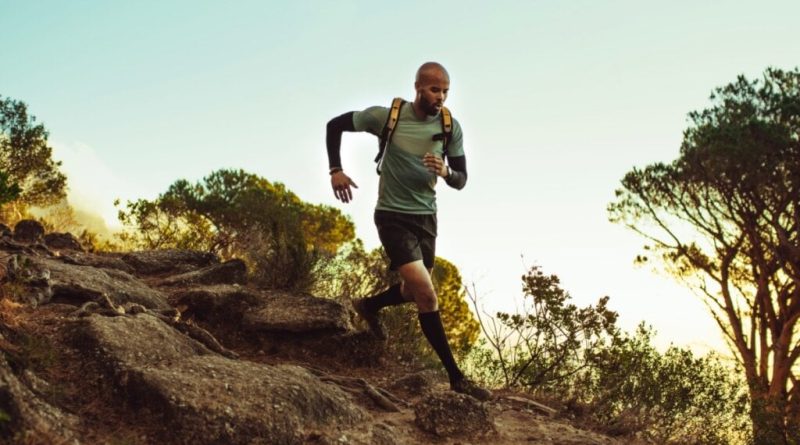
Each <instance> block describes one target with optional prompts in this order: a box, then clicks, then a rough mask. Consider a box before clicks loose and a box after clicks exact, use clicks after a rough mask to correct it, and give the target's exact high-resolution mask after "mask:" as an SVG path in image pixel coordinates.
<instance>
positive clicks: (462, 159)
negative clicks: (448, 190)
mask: <svg viewBox="0 0 800 445" xmlns="http://www.w3.org/2000/svg"><path fill="white" fill-rule="evenodd" d="M447 165H449V166H450V176H448V177H447V178H445V180H444V182H445V183H446V184H447V185H449V186H450V187H453V188H454V189H456V190H461V189H463V188H464V186H465V185H467V157H466V156H453V157H450V156H448V157H447Z"/></svg>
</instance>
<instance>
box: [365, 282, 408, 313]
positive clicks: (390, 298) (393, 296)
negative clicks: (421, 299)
mask: <svg viewBox="0 0 800 445" xmlns="http://www.w3.org/2000/svg"><path fill="white" fill-rule="evenodd" d="M403 303H407V301H406V300H405V299H403V293H402V292H400V283H398V284H395V285H394V286H392V287H390V288H389V289H386V290H385V291H383V292H381V293H379V294H378V295H373V296H372V297H369V298H367V301H366V305H367V308H369V309H370V310H372V311H375V312H377V311H379V310H381V309H383V308H385V307H386V306H395V305H398V304H403Z"/></svg>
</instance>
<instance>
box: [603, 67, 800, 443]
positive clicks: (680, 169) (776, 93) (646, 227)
mask: <svg viewBox="0 0 800 445" xmlns="http://www.w3.org/2000/svg"><path fill="white" fill-rule="evenodd" d="M711 101H712V106H711V107H710V108H707V109H705V110H703V111H700V112H692V113H690V114H689V119H690V122H691V124H690V126H689V128H688V129H687V130H685V132H684V137H683V143H682V144H681V149H680V156H679V157H678V158H677V159H676V160H674V161H673V162H672V163H670V164H664V163H656V164H652V165H649V166H647V167H645V168H644V169H641V170H640V169H638V168H634V169H633V170H632V171H630V172H629V173H628V174H626V175H625V177H624V179H623V180H622V188H621V189H619V190H617V199H616V201H615V202H613V203H611V204H610V205H609V214H610V219H611V220H612V221H615V222H618V223H621V224H625V225H626V226H627V227H629V228H631V229H633V230H634V231H636V232H637V233H639V234H641V235H642V236H644V237H645V238H646V239H647V240H648V245H647V246H646V248H647V249H648V250H649V251H651V252H654V253H655V254H656V255H658V256H659V257H660V259H661V260H662V262H661V264H663V265H664V266H665V267H666V269H667V270H668V271H669V272H670V273H672V274H674V275H675V276H677V277H679V278H680V279H683V280H684V281H686V282H687V283H688V284H689V285H691V286H692V287H693V288H695V289H697V290H698V291H699V292H700V293H701V295H702V296H703V299H704V302H705V303H706V304H707V306H708V307H709V309H710V312H711V314H712V316H713V317H714V319H715V320H716V322H717V324H718V325H719V327H720V329H721V330H722V332H723V333H724V335H725V337H726V338H727V339H728V341H729V344H730V347H731V349H732V351H733V352H734V354H735V355H736V357H737V359H738V361H739V362H740V365H741V367H742V368H743V370H744V373H745V377H746V380H747V384H748V389H749V396H750V417H751V421H752V423H753V437H754V440H755V443H757V444H793V445H796V444H800V381H798V375H800V373H799V372H798V357H800V338H798V329H797V327H798V320H800V236H798V231H799V230H798V229H799V228H800V207H799V206H800V71H798V70H797V69H795V70H793V71H782V70H779V69H772V68H770V69H767V70H766V71H765V73H764V75H763V78H762V79H756V80H752V81H751V80H748V79H746V78H745V77H744V76H739V77H738V78H737V80H736V81H735V82H733V83H731V84H729V85H727V86H724V87H721V88H717V89H716V90H715V92H714V94H712V96H711ZM640 259H641V260H647V257H646V256H642V257H640Z"/></svg>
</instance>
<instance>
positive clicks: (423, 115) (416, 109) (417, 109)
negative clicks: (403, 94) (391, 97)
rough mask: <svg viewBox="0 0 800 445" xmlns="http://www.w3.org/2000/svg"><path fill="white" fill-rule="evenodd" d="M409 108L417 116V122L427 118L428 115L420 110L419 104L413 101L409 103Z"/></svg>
mask: <svg viewBox="0 0 800 445" xmlns="http://www.w3.org/2000/svg"><path fill="white" fill-rule="evenodd" d="M411 108H412V109H413V110H414V115H415V116H417V119H419V120H425V119H427V118H428V113H426V112H425V110H423V109H422V106H421V105H420V104H419V102H418V101H416V100H415V101H414V102H412V103H411Z"/></svg>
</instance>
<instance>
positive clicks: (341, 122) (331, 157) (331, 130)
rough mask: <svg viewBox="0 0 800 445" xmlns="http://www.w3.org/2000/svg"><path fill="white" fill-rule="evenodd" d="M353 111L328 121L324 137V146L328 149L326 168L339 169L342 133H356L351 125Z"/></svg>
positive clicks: (340, 164)
mask: <svg viewBox="0 0 800 445" xmlns="http://www.w3.org/2000/svg"><path fill="white" fill-rule="evenodd" d="M354 113H355V112H354V111H350V112H347V113H344V114H343V115H341V116H337V117H334V118H333V119H331V120H330V121H328V130H327V134H326V135H325V145H326V146H327V148H328V167H329V168H333V167H341V166H342V158H341V157H340V155H339V152H340V151H341V147H342V133H343V132H345V131H356V127H355V125H353V114H354Z"/></svg>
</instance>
